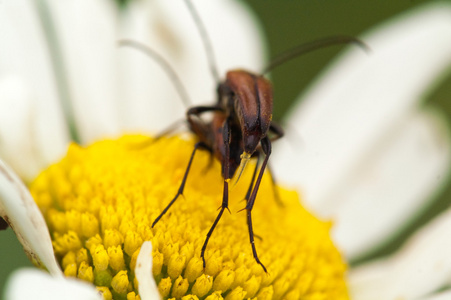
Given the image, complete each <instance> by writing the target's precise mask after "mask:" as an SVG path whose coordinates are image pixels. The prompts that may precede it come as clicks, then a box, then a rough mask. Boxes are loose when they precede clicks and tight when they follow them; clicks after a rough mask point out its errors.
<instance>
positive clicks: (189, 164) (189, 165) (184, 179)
mask: <svg viewBox="0 0 451 300" xmlns="http://www.w3.org/2000/svg"><path fill="white" fill-rule="evenodd" d="M199 148H203V149H205V150H208V151H210V152H211V149H210V148H209V147H208V146H207V145H206V144H205V143H203V142H198V143H196V145H194V150H193V152H192V153H191V158H190V160H189V162H188V166H187V167H186V171H185V175H184V176H183V179H182V183H181V184H180V187H179V189H178V191H177V194H176V195H175V197H174V198H173V199H172V200H171V202H169V204H168V205H167V206H166V207H165V208H164V209H163V211H162V212H161V213H160V215H159V216H158V217H157V218H156V219H155V221H153V223H152V228H153V227H154V226H155V224H157V222H158V221H159V220H160V219H161V218H162V217H163V216H164V214H165V213H166V212H167V211H168V210H169V208H170V207H171V206H172V204H174V202H175V201H176V200H177V199H178V197H179V196H180V195H183V190H184V189H185V184H186V179H187V178H188V173H189V170H190V168H191V164H192V163H193V159H194V155H195V154H196V151H197V150H198V149H199Z"/></svg>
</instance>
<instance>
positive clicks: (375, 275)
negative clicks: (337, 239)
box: [348, 209, 451, 300]
mask: <svg viewBox="0 0 451 300" xmlns="http://www.w3.org/2000/svg"><path fill="white" fill-rule="evenodd" d="M450 231H451V210H450V209H449V210H447V211H445V212H444V213H442V214H441V215H439V216H438V217H436V218H435V219H434V220H433V221H431V222H430V223H429V224H427V225H426V226H424V227H423V228H422V229H421V230H420V231H418V232H417V233H416V234H415V235H414V236H413V237H412V238H410V239H409V240H408V241H407V243H405V244H404V246H403V247H402V248H401V249H400V250H399V251H397V252H396V253H395V254H393V255H391V256H390V257H388V258H384V259H381V260H379V261H376V262H373V263H368V264H365V265H363V266H361V267H357V268H355V269H354V270H351V272H350V275H349V280H348V282H349V287H350V291H351V292H352V298H353V299H368V300H371V299H374V300H376V299H421V297H426V296H427V295H430V294H431V293H433V292H435V291H437V290H439V289H441V288H443V287H445V286H448V285H449V283H450V278H451V256H450V255H449V253H450V252H451V236H450V235H449V232H450ZM432 299H433V298H432ZM439 299H440V298H439Z"/></svg>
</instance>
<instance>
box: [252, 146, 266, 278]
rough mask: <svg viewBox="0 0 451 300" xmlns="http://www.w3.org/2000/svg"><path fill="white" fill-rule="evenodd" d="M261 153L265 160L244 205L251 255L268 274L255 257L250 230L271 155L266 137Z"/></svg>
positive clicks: (255, 252) (255, 251) (256, 256)
mask: <svg viewBox="0 0 451 300" xmlns="http://www.w3.org/2000/svg"><path fill="white" fill-rule="evenodd" d="M261 146H262V151H263V153H265V155H266V156H265V159H264V160H263V163H262V166H261V168H260V172H259V173H258V177H257V181H256V182H255V186H254V188H253V189H252V194H251V197H250V198H249V201H247V204H246V212H247V227H248V229H249V240H250V242H251V247H252V254H253V256H254V259H255V261H256V262H257V263H258V264H259V265H260V266H262V268H263V270H264V271H265V272H266V273H268V271H267V270H266V267H265V266H264V265H263V263H262V262H261V261H260V259H259V258H258V255H257V250H256V249H255V243H254V230H253V229H252V208H253V207H254V204H255V198H256V197H257V192H258V188H259V187H260V183H261V181H262V177H263V173H264V172H265V168H266V165H267V164H268V159H269V156H270V154H271V142H270V140H269V138H268V137H265V138H263V139H262V140H261Z"/></svg>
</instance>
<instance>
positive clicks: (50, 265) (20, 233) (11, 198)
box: [0, 160, 62, 276]
mask: <svg viewBox="0 0 451 300" xmlns="http://www.w3.org/2000/svg"><path fill="white" fill-rule="evenodd" d="M0 216H1V217H2V218H3V219H5V221H6V222H8V224H9V225H10V227H11V228H12V229H13V230H14V233H15V234H16V236H17V238H18V239H19V241H20V243H21V244H22V245H23V247H24V250H25V252H26V253H27V255H28V256H29V257H30V259H32V260H33V261H35V262H39V263H42V264H43V265H44V266H45V267H46V268H47V270H48V271H49V272H50V273H51V274H52V275H54V276H62V272H61V270H60V268H59V266H58V264H57V262H56V260H55V255H54V253H53V246H52V241H51V240H50V235H49V231H48V229H47V225H46V224H45V221H44V218H43V216H42V214H41V212H40V211H39V208H38V207H37V205H36V203H35V202H34V200H33V198H32V196H31V194H30V193H29V192H28V189H27V188H26V187H25V185H24V184H23V183H22V182H21V181H20V179H19V178H18V177H17V175H16V174H14V172H13V171H12V170H11V169H10V168H9V167H8V166H7V165H6V164H5V163H4V162H2V161H1V160H0Z"/></svg>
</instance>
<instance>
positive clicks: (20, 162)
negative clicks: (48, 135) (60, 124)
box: [0, 76, 45, 179]
mask: <svg viewBox="0 0 451 300" xmlns="http://www.w3.org/2000/svg"><path fill="white" fill-rule="evenodd" d="M34 104H35V103H33V101H32V99H31V96H30V95H29V90H28V89H27V87H26V84H25V83H24V82H23V80H21V79H20V78H19V77H13V76H9V77H6V76H5V77H3V78H1V79H0V107H1V108H0V154H1V157H2V158H3V160H5V161H8V162H9V164H10V165H11V167H12V168H13V169H14V170H15V171H16V172H17V173H18V174H19V176H20V177H22V178H26V179H31V178H33V177H34V176H35V175H36V174H37V173H38V172H39V171H41V170H42V168H43V167H45V161H44V159H43V158H42V153H40V152H39V150H40V149H39V148H38V147H36V136H35V135H34V123H35V122H34V121H36V120H35V117H36V116H35V115H34ZM18 158H19V159H18Z"/></svg>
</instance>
